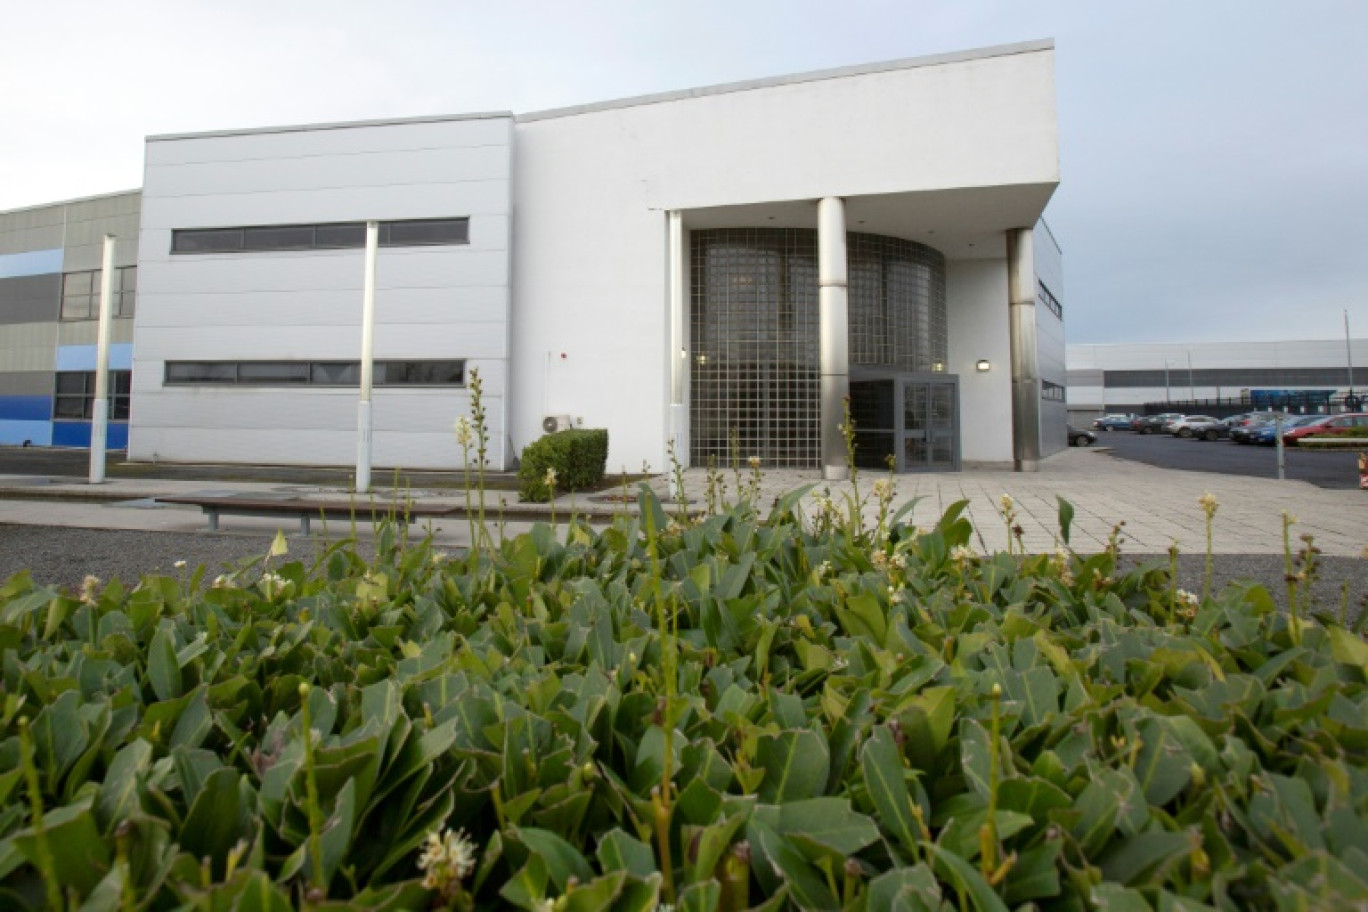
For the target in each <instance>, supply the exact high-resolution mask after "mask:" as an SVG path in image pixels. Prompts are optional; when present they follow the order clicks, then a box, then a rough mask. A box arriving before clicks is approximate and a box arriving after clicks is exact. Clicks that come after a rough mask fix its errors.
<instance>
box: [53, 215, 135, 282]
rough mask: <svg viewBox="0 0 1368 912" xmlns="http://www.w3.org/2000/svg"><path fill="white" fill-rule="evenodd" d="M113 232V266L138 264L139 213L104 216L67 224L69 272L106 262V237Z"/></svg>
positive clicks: (67, 265) (97, 267) (67, 269)
mask: <svg viewBox="0 0 1368 912" xmlns="http://www.w3.org/2000/svg"><path fill="white" fill-rule="evenodd" d="M106 234H112V235H114V237H115V243H114V265H115V266H136V265H137V263H138V215H137V214H136V213H134V214H132V215H118V216H111V217H108V218H101V219H83V220H80V221H70V222H68V223H67V234H66V252H65V254H64V256H63V262H62V266H63V268H64V269H65V270H66V271H67V272H80V271H81V270H84V269H99V268H100V265H101V264H102V263H103V262H104V259H103V258H104V236H105V235H106Z"/></svg>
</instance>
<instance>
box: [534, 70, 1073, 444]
mask: <svg viewBox="0 0 1368 912" xmlns="http://www.w3.org/2000/svg"><path fill="white" fill-rule="evenodd" d="M1054 106H1055V101H1054V83H1053V52H1052V50H1051V49H1050V48H1049V47H1046V46H1036V47H1034V48H1032V49H1029V50H1020V49H1018V50H1014V51H1011V52H1003V53H997V54H987V55H982V54H981V55H978V56H973V55H970V56H968V57H967V58H957V59H951V60H949V61H944V62H933V63H930V64H927V65H906V66H901V67H894V68H891V69H887V70H883V71H879V72H863V73H859V74H855V75H838V76H824V77H820V78H807V77H795V78H794V79H793V80H790V81H783V80H781V81H777V82H776V83H773V84H761V85H759V86H757V87H750V88H743V89H740V90H735V89H732V90H726V91H716V92H713V91H710V90H698V91H696V92H692V93H680V94H679V95H676V96H669V97H666V98H665V99H655V100H652V99H647V100H645V101H639V102H623V103H617V104H616V105H613V104H610V105H605V106H599V107H597V108H595V107H591V108H589V109H585V110H580V111H575V110H570V111H566V112H548V114H546V115H529V116H527V117H523V118H519V121H518V126H517V144H518V151H517V156H516V158H515V179H514V192H515V211H516V219H515V223H514V230H513V237H514V244H515V249H516V251H517V256H516V257H515V260H514V274H513V286H514V320H513V338H514V343H513V364H514V374H513V380H512V390H513V397H514V398H513V410H512V426H511V432H512V437H513V445H514V447H515V448H518V449H520V448H521V447H523V446H525V445H526V444H527V443H529V442H531V441H532V440H533V439H535V438H536V437H537V436H538V435H539V434H540V422H541V418H542V416H543V415H545V414H548V413H552V414H555V413H568V414H572V415H575V416H580V417H582V418H583V422H584V425H585V426H593V427H604V428H607V429H608V430H609V434H610V453H609V468H610V470H613V471H617V470H618V469H620V468H622V467H626V468H628V469H637V468H639V467H640V465H641V464H642V462H643V461H644V462H646V463H648V464H649V465H650V466H651V467H652V468H654V469H660V468H662V467H664V462H665V441H666V439H667V437H668V435H669V430H668V427H669V418H668V403H669V370H668V362H667V360H666V359H667V358H668V357H669V347H670V346H669V338H668V336H669V322H668V316H669V310H668V294H667V290H666V277H667V259H666V215H665V213H666V211H667V210H669V209H676V208H677V209H684V210H689V209H694V208H706V207H719V206H735V205H744V204H750V203H757V202H766V201H786V200H816V199H818V198H821V197H824V196H858V195H870V194H891V193H906V192H913V191H923V190H937V189H954V188H980V187H998V186H1008V185H1053V183H1054V182H1056V181H1057V180H1058V152H1057V146H1056V132H1055V107H1054ZM815 218H816V215H815V208H814V210H813V226H814V227H815ZM1004 227H1008V226H1004ZM1004 268H1005V267H1003V266H1002V265H1001V264H997V265H996V266H992V267H988V268H986V272H987V273H993V274H996V273H997V272H1002V270H1003V269H1004ZM980 272H981V270H977V269H975V268H970V267H966V270H965V273H964V275H963V276H962V277H961V278H962V281H964V282H965V283H967V284H966V285H965V289H966V293H967V294H968V298H967V300H968V301H969V302H970V303H968V304H965V305H964V306H963V308H961V307H960V306H959V305H956V307H953V308H952V311H961V310H962V312H960V313H959V314H958V316H956V315H952V317H951V338H952V342H951V344H952V347H955V350H956V351H957V352H958V353H959V356H960V358H961V361H963V359H965V358H970V357H971V356H970V354H969V349H974V350H975V353H974V354H973V355H972V358H973V359H976V358H977V357H980V356H982V354H981V353H982V350H983V349H984V348H985V347H987V348H988V349H989V354H988V355H987V356H988V357H991V358H993V360H994V362H995V363H996V364H1000V365H1001V366H1000V368H998V369H996V370H995V371H994V372H993V373H992V374H991V375H990V376H989V377H987V378H979V377H973V376H970V375H972V374H973V370H972V359H971V360H969V361H967V362H963V363H967V364H968V365H969V369H968V370H967V371H965V370H960V371H959V373H960V374H961V377H962V378H963V381H964V384H965V385H964V387H962V390H963V392H962V395H964V396H965V398H966V402H967V401H972V402H974V403H975V404H977V405H981V406H982V408H981V409H980V410H979V411H978V412H975V411H970V410H966V412H965V414H966V416H970V417H969V419H968V420H966V422H965V441H964V456H965V459H966V460H973V461H978V460H982V461H991V462H1001V461H1004V460H1010V458H1011V441H1010V436H1011V421H1010V415H1009V414H1008V412H1009V410H1010V395H1009V377H1008V373H1009V372H1008V361H1007V350H1006V332H1007V320H1006V313H1005V308H1006V304H1005V302H1006V284H1005V272H1003V273H1002V275H1001V276H1000V277H999V278H1000V280H1001V281H1000V288H999V289H995V297H993V298H992V304H991V307H992V308H993V312H992V313H991V314H990V313H989V307H990V305H989V303H988V300H987V298H985V297H983V296H982V295H981V294H980V292H983V291H986V285H987V284H990V282H989V280H988V278H987V276H984V275H981V274H980ZM994 281H997V278H995V279H994ZM954 299H955V298H954V296H953V295H952V300H954ZM970 313H972V314H975V315H976V317H977V316H981V317H982V318H983V319H985V320H986V319H988V318H989V317H990V316H991V324H980V323H979V322H977V320H976V318H975V319H968V318H967V315H968V314H970ZM957 338H958V342H956V341H955V340H956V339H957ZM548 354H549V355H550V358H549V359H548ZM562 354H564V357H563V358H562V357H561V355H562ZM990 390H991V393H990V392H989V391H990ZM993 397H997V398H996V399H995V400H993V401H991V402H990V401H989V400H990V399H993ZM988 412H991V414H992V420H991V421H988V420H984V421H982V422H981V421H980V417H979V416H980V414H981V413H984V414H986V413H988Z"/></svg>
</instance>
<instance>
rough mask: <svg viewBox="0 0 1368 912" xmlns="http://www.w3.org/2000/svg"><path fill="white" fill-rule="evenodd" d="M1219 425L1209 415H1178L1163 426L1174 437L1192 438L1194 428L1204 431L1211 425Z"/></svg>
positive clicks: (1218, 422)
mask: <svg viewBox="0 0 1368 912" xmlns="http://www.w3.org/2000/svg"><path fill="white" fill-rule="evenodd" d="M1220 423H1221V422H1220V421H1218V420H1217V419H1215V418H1213V417H1211V416H1210V415H1180V416H1178V417H1177V418H1175V419H1174V420H1172V421H1170V422H1169V423H1168V424H1166V425H1164V428H1165V430H1167V431H1168V432H1169V433H1170V434H1172V435H1173V436H1174V437H1191V436H1193V429H1194V428H1202V429H1203V430H1205V429H1206V428H1208V427H1211V426H1212V425H1217V424H1220Z"/></svg>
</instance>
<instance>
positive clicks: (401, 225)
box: [171, 218, 470, 253]
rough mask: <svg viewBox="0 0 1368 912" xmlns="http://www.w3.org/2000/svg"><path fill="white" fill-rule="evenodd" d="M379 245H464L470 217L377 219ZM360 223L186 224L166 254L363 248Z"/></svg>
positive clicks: (468, 236) (176, 233)
mask: <svg viewBox="0 0 1368 912" xmlns="http://www.w3.org/2000/svg"><path fill="white" fill-rule="evenodd" d="M379 243H380V246H382V247H418V246H424V245H432V244H468V243H470V219H468V218H449V219H407V220H404V221H395V222H381V223H380V237H379ZM365 245H366V225H365V223H364V222H326V223H323V224H317V225H254V226H248V227H244V228H192V229H186V230H181V231H173V232H172V233H171V252H172V253H245V252H258V251H269V250H327V249H339V248H352V247H364V246H365Z"/></svg>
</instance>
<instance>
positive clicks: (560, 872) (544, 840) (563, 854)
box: [518, 827, 594, 893]
mask: <svg viewBox="0 0 1368 912" xmlns="http://www.w3.org/2000/svg"><path fill="white" fill-rule="evenodd" d="M518 840H519V841H520V842H521V843H522V844H523V845H525V846H527V848H528V850H529V851H531V852H532V853H533V854H534V855H536V856H537V857H538V858H540V859H541V860H542V862H544V863H545V865H546V873H547V874H548V875H550V877H551V881H552V883H554V884H555V885H556V889H557V890H558V891H560V892H561V893H564V892H565V884H566V882H567V881H568V880H569V879H570V878H571V877H575V878H577V879H578V880H579V882H580V883H588V882H589V881H590V880H592V879H593V877H594V872H593V870H592V869H591V868H590V867H589V863H588V862H587V861H585V860H584V856H583V855H581V854H580V853H579V850H578V849H576V848H575V847H574V846H572V845H571V844H570V843H568V842H566V841H565V840H564V839H562V838H561V837H559V836H557V835H556V834H555V833H552V832H551V831H550V830H539V829H536V828H535V827H520V828H519V829H518Z"/></svg>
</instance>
